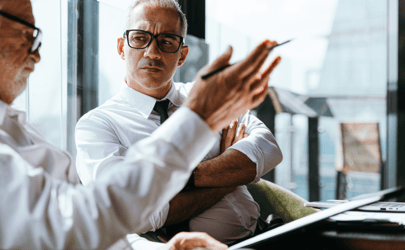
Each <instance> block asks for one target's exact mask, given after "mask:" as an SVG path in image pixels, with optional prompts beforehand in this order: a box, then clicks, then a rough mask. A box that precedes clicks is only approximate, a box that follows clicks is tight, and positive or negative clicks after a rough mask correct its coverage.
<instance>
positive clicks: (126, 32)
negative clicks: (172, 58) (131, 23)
mask: <svg viewBox="0 0 405 250" xmlns="http://www.w3.org/2000/svg"><path fill="white" fill-rule="evenodd" d="M131 31H142V32H145V33H147V34H149V35H150V36H151V38H150V41H149V42H148V44H146V46H144V47H142V48H135V47H132V46H131V44H130V43H129V32H131ZM165 34H167V35H171V36H176V37H179V38H180V43H179V47H178V48H177V49H176V51H174V52H167V51H164V50H162V49H161V48H160V47H159V41H158V39H157V37H158V36H160V35H165ZM123 37H124V38H125V37H127V43H128V46H129V47H130V48H131V49H146V48H147V47H149V45H150V44H151V43H152V40H153V38H155V39H156V44H157V46H158V48H159V49H160V50H161V51H162V52H165V53H177V51H179V49H180V47H181V46H182V45H184V43H183V41H184V38H183V37H182V36H179V35H176V34H172V33H160V34H157V35H154V34H152V33H150V32H149V31H146V30H139V29H129V30H126V31H124V35H123Z"/></svg>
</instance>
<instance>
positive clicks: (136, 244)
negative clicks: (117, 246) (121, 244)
mask: <svg viewBox="0 0 405 250" xmlns="http://www.w3.org/2000/svg"><path fill="white" fill-rule="evenodd" d="M127 241H128V242H129V244H130V245H131V247H132V249H133V250H145V249H148V250H158V249H161V248H162V247H163V246H164V245H165V244H163V243H159V242H152V241H149V240H147V239H145V238H142V237H141V236H139V235H137V234H130V235H127Z"/></svg>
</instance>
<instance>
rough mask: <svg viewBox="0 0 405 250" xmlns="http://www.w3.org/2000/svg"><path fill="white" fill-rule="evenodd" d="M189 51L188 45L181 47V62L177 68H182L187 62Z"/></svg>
mask: <svg viewBox="0 0 405 250" xmlns="http://www.w3.org/2000/svg"><path fill="white" fill-rule="evenodd" d="M188 50H189V47H188V46H187V45H183V46H181V52H180V59H179V62H178V63H177V67H180V66H181V65H183V63H184V62H185V61H186V58H187V55H188Z"/></svg>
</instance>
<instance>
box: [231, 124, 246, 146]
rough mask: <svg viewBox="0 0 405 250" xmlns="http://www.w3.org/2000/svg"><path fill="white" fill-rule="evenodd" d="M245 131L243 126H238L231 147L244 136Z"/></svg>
mask: <svg viewBox="0 0 405 250" xmlns="http://www.w3.org/2000/svg"><path fill="white" fill-rule="evenodd" d="M245 129H246V125H245V124H243V123H242V124H240V125H239V129H238V133H237V134H236V137H235V140H234V141H233V142H232V145H233V144H235V143H236V142H238V141H240V140H242V139H243V138H244V137H243V136H244V134H245Z"/></svg>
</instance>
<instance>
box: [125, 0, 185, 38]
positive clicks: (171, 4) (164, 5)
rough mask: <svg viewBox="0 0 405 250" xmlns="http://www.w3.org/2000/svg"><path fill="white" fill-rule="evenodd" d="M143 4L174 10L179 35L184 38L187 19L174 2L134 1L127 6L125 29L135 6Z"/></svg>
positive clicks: (161, 0) (171, 0) (167, 0)
mask: <svg viewBox="0 0 405 250" xmlns="http://www.w3.org/2000/svg"><path fill="white" fill-rule="evenodd" d="M141 4H145V5H156V6H159V7H161V8H169V9H172V10H174V11H175V12H176V13H177V14H178V15H179V17H180V29H181V35H182V36H183V38H184V39H185V38H186V35H187V18H186V15H184V13H183V11H181V7H180V5H179V3H178V2H177V1H176V0H134V1H132V4H131V5H130V6H129V9H128V16H127V20H126V24H125V25H126V28H127V29H129V22H130V20H131V14H132V11H133V10H134V9H135V7H136V6H138V5H141Z"/></svg>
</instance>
